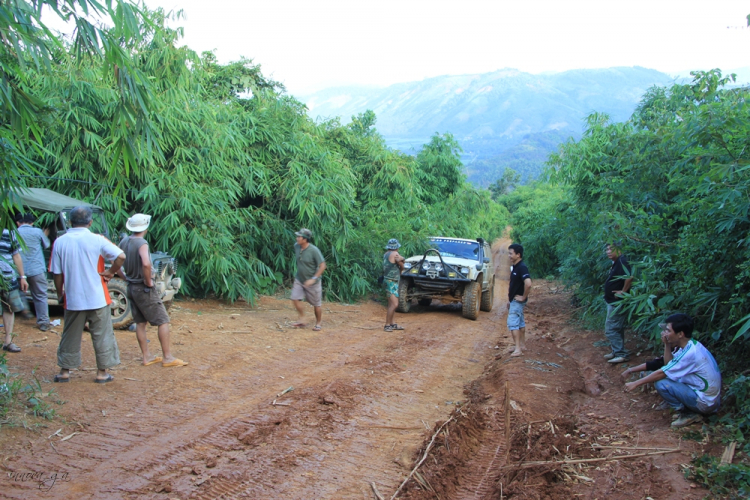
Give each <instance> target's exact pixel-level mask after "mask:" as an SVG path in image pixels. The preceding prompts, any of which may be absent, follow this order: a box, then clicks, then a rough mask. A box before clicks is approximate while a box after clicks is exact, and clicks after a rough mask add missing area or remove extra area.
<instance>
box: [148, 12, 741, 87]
mask: <svg viewBox="0 0 750 500" xmlns="http://www.w3.org/2000/svg"><path fill="white" fill-rule="evenodd" d="M146 4H147V5H148V6H149V7H151V8H156V7H163V8H164V9H166V10H178V9H182V10H183V11H184V14H185V18H184V19H182V20H180V21H178V22H177V23H174V24H173V25H175V26H177V25H180V26H183V27H184V28H185V38H184V40H183V42H184V43H185V44H186V45H188V46H189V47H191V48H192V49H194V50H196V51H198V52H201V51H204V50H213V49H215V50H216V54H217V56H218V58H219V60H220V61H221V62H229V61H232V60H236V59H238V58H239V57H240V56H246V57H248V58H251V59H253V60H254V61H255V62H256V63H259V64H261V66H262V68H263V73H264V74H265V75H266V76H270V77H272V78H274V79H276V80H279V81H281V82H283V83H284V84H285V85H286V86H287V89H288V90H289V91H290V92H291V93H293V94H303V93H305V92H310V91H314V90H319V89H321V88H325V87H328V86H334V85H340V84H349V83H354V84H371V85H389V84H392V83H396V82H405V81H413V80H421V79H423V78H426V77H432V76H438V75H446V74H466V73H485V72H490V71H494V70H497V69H501V68H517V69H520V70H522V71H528V72H532V73H539V72H543V71H561V70H567V69H576V68H604V67H611V66H644V67H647V68H654V69H658V70H661V71H664V72H667V73H670V74H674V73H677V72H683V71H687V70H692V69H711V68H715V67H719V68H722V69H723V70H725V71H726V70H729V69H736V68H741V67H746V66H750V61H748V56H749V55H750V30H748V29H747V27H746V26H747V20H746V16H747V15H748V14H750V2H747V1H738V0H713V1H712V2H709V1H707V0H701V1H695V0H510V1H508V0H461V1H458V0H454V1H446V0H398V1H396V0H377V1H372V0H275V1H268V0H266V1H263V2H259V1H247V0H245V1H242V0H231V1H230V0H146Z"/></svg>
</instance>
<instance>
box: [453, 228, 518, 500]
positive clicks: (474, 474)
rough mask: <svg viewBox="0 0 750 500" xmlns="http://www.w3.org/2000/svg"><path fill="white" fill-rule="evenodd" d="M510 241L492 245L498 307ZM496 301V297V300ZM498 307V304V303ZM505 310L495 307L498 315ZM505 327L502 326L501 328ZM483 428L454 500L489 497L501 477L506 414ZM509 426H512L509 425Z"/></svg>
mask: <svg viewBox="0 0 750 500" xmlns="http://www.w3.org/2000/svg"><path fill="white" fill-rule="evenodd" d="M509 244H510V240H505V239H503V240H498V241H496V242H495V244H494V245H493V249H492V250H493V264H494V266H495V270H496V271H495V273H496V276H497V277H498V278H499V281H498V285H496V290H495V292H496V293H497V292H501V293H502V296H501V298H500V299H499V301H500V304H502V305H505V304H506V303H507V299H506V295H507V293H508V277H509V274H510V265H509V260H508V250H507V247H508V245H509ZM495 301H496V302H498V298H497V297H496V298H495ZM498 305H499V304H498ZM500 310H504V308H498V312H499V311H500ZM502 326H503V327H504V325H502ZM490 416H491V418H490V419H489V420H488V423H487V428H485V429H484V432H483V439H482V444H481V445H480V448H479V450H478V451H477V453H476V455H475V457H474V459H473V460H472V464H471V467H470V468H468V470H467V471H466V473H465V474H464V475H462V476H461V485H460V487H459V488H458V490H457V491H456V494H455V499H456V500H481V499H485V498H490V497H491V495H492V493H493V491H494V488H495V485H494V480H495V478H497V477H498V476H499V475H500V471H501V468H502V467H503V466H504V465H505V464H506V461H507V452H508V446H507V439H506V437H505V436H506V434H505V433H506V427H505V424H506V422H505V415H504V414H503V415H501V414H500V412H498V411H497V410H495V411H493V412H492V414H491V415H490ZM511 427H512V425H511Z"/></svg>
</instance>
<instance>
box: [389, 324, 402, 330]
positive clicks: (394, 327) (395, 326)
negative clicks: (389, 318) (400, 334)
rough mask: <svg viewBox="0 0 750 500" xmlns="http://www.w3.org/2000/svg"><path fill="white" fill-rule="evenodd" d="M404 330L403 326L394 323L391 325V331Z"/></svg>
mask: <svg viewBox="0 0 750 500" xmlns="http://www.w3.org/2000/svg"><path fill="white" fill-rule="evenodd" d="M403 329H404V327H403V326H398V325H397V324H396V323H393V324H392V325H391V330H403Z"/></svg>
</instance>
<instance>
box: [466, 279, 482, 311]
mask: <svg viewBox="0 0 750 500" xmlns="http://www.w3.org/2000/svg"><path fill="white" fill-rule="evenodd" d="M481 300H482V284H481V283H477V282H476V281H472V282H471V283H469V284H468V285H466V288H464V296H463V315H464V318H468V319H474V320H475V319H477V318H478V317H479V305H480V302H481Z"/></svg>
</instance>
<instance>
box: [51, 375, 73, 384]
mask: <svg viewBox="0 0 750 500" xmlns="http://www.w3.org/2000/svg"><path fill="white" fill-rule="evenodd" d="M52 381H53V382H59V383H61V384H62V383H64V382H70V377H63V376H62V375H55V378H53V379H52Z"/></svg>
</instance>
